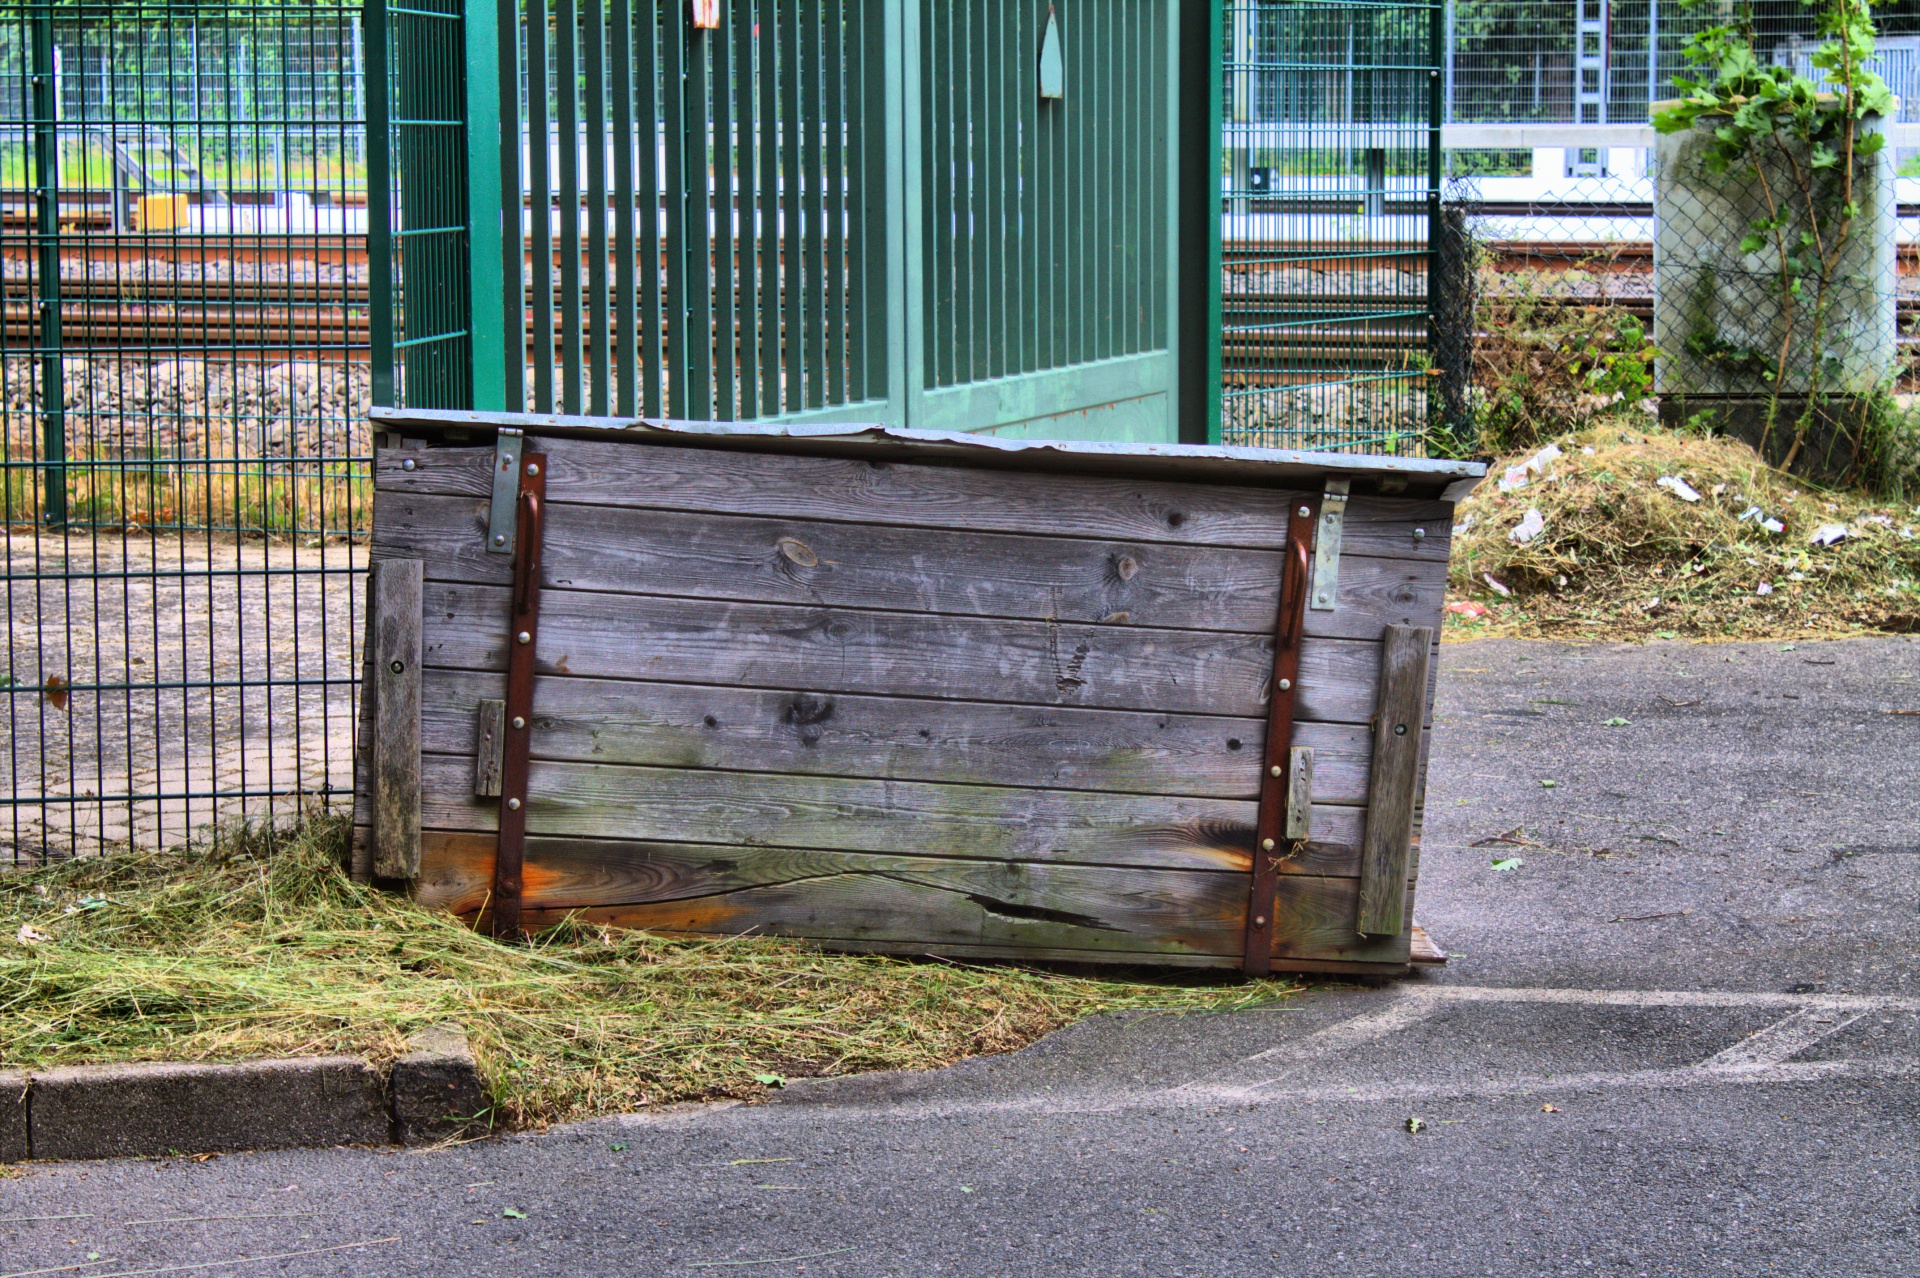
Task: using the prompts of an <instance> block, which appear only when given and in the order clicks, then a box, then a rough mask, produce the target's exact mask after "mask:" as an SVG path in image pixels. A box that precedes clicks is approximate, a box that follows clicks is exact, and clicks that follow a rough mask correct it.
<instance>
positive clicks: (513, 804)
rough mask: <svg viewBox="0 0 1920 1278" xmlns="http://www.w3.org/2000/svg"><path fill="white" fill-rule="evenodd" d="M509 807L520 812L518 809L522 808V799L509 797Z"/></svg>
mask: <svg viewBox="0 0 1920 1278" xmlns="http://www.w3.org/2000/svg"><path fill="white" fill-rule="evenodd" d="M507 807H508V808H510V809H512V810H513V811H515V812H518V811H519V810H520V800H518V799H508V800H507Z"/></svg>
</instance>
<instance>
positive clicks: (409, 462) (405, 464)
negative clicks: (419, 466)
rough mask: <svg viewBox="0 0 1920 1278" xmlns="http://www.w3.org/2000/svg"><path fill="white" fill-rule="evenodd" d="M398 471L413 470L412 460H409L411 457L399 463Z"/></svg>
mask: <svg viewBox="0 0 1920 1278" xmlns="http://www.w3.org/2000/svg"><path fill="white" fill-rule="evenodd" d="M400 469H401V470H412V469H413V458H411V457H409V458H407V459H406V460H405V461H403V462H401V463H400Z"/></svg>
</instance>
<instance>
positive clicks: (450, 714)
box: [421, 669, 1373, 804]
mask: <svg viewBox="0 0 1920 1278" xmlns="http://www.w3.org/2000/svg"><path fill="white" fill-rule="evenodd" d="M503 686H504V680H503V677H502V676H500V675H498V674H486V673H481V672H473V671H452V670H434V669H429V670H428V671H427V675H426V680H425V685H424V689H423V693H422V719H421V744H422V748H423V749H424V750H425V751H426V752H427V753H429V754H459V753H460V752H462V751H463V750H467V749H469V747H470V736H471V733H472V727H473V724H472V713H471V711H470V709H469V707H471V706H472V705H474V704H475V703H476V702H478V701H480V700H482V699H484V698H488V697H497V696H498V695H499V693H500V690H501V688H502V687H503ZM533 706H534V719H533V722H534V743H533V745H534V754H535V755H536V756H537V757H539V758H542V759H554V760H560V761H573V762H580V763H596V762H598V763H638V764H651V765H654V766H656V767H685V768H711V769H719V770H723V771H730V772H789V773H795V774H800V775H807V776H845V777H871V778H874V779H883V778H892V779H894V780H899V781H950V782H955V783H961V784H982V785H1016V786H1022V785H1024V786H1035V787H1038V788H1041V789H1047V790H1111V791H1117V792H1121V793H1128V794H1175V795H1191V796H1194V797H1196V798H1205V797H1210V798H1220V799H1252V798H1256V797H1258V794H1259V781H1258V777H1257V776H1256V772H1257V770H1258V768H1259V760H1260V759H1261V758H1262V757H1263V750H1264V746H1265V736H1266V724H1265V723H1263V722H1261V721H1260V720H1257V719H1228V718H1221V717H1215V716H1208V715H1159V714H1141V713H1137V712H1133V711H1125V710H1081V709H1077V708H1060V707H1047V708H1039V707H1031V706H998V705H994V704H992V703H991V702H971V701H931V700H919V699H912V698H890V697H862V696H843V695H830V694H816V693H793V692H765V691H758V690H755V689H751V688H723V687H712V686H702V685H687V684H671V683H657V684H656V683H617V682H613V681H610V680H600V679H566V678H559V677H554V678H546V679H542V680H540V682H539V683H538V684H537V685H536V687H535V690H534V701H533ZM1294 739H1295V740H1296V741H1298V742H1300V743H1301V745H1302V746H1304V747H1305V748H1308V749H1311V750H1312V751H1313V752H1314V783H1313V784H1314V793H1315V795H1316V801H1317V802H1320V803H1337V804H1364V803H1365V802H1366V799H1367V778H1368V775H1369V772H1370V770H1371V768H1372V766H1373V735H1372V733H1371V731H1370V730H1369V729H1368V727H1367V725H1365V724H1339V723H1302V724H1298V725H1296V726H1295V731H1294Z"/></svg>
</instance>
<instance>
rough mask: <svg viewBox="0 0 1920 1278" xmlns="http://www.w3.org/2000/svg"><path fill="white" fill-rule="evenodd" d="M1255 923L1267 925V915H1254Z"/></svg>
mask: <svg viewBox="0 0 1920 1278" xmlns="http://www.w3.org/2000/svg"><path fill="white" fill-rule="evenodd" d="M1253 925H1254V926H1255V927H1265V926H1266V925H1267V916H1266V915H1264V914H1256V915H1254V918H1253Z"/></svg>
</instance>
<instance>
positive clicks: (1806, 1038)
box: [1700, 1006, 1867, 1070]
mask: <svg viewBox="0 0 1920 1278" xmlns="http://www.w3.org/2000/svg"><path fill="white" fill-rule="evenodd" d="M1866 1014H1867V1009H1865V1008H1839V1007H1818V1006H1815V1007H1803V1008H1801V1009H1800V1010H1799V1011H1797V1012H1795V1013H1794V1014H1793V1015H1791V1016H1789V1017H1787V1018H1786V1019H1785V1020H1780V1021H1775V1022H1774V1023H1773V1024H1771V1025H1769V1026H1767V1027H1766V1028H1765V1029H1763V1030H1760V1031H1759V1032H1758V1033H1755V1034H1752V1035H1749V1036H1748V1037H1747V1038H1746V1039H1745V1040H1743V1041H1741V1042H1738V1043H1735V1044H1734V1045H1733V1046H1732V1047H1729V1048H1727V1049H1726V1050H1725V1051H1723V1052H1716V1053H1714V1054H1713V1055H1712V1056H1709V1057H1708V1058H1707V1059H1706V1060H1704V1061H1701V1062H1700V1068H1701V1069H1710V1070H1743V1069H1765V1068H1767V1067H1768V1066H1772V1065H1779V1064H1782V1063H1783V1062H1785V1061H1787V1060H1789V1059H1790V1058H1792V1057H1794V1056H1797V1055H1798V1054H1799V1053H1801V1052H1804V1051H1806V1050H1807V1049H1808V1048H1809V1047H1812V1046H1813V1045H1814V1044H1815V1043H1817V1042H1819V1041H1820V1040H1821V1039H1823V1038H1825V1037H1827V1035H1829V1034H1837V1033H1839V1032H1840V1031H1841V1030H1843V1029H1845V1028H1846V1027H1847V1026H1849V1025H1851V1024H1853V1023H1854V1022H1855V1021H1857V1020H1859V1019H1860V1018H1861V1017H1863V1016H1865V1015H1866Z"/></svg>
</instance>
